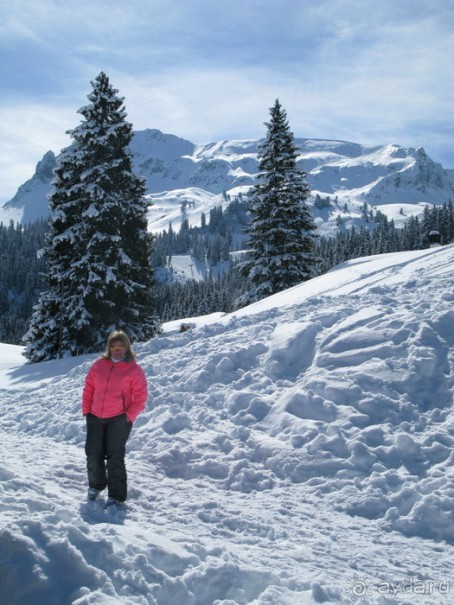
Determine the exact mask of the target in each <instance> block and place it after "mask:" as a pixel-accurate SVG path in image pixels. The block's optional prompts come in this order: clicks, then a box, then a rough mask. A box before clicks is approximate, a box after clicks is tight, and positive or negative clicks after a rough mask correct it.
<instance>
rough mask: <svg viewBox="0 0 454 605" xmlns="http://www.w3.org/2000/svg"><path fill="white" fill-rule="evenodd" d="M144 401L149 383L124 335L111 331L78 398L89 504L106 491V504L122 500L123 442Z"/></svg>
mask: <svg viewBox="0 0 454 605" xmlns="http://www.w3.org/2000/svg"><path fill="white" fill-rule="evenodd" d="M147 397H148V389H147V380H146V377H145V374H144V371H143V370H142V368H141V367H140V366H139V365H138V364H137V363H136V361H135V355H134V353H133V351H132V349H131V343H130V341H129V338H128V336H127V334H126V333H125V332H123V331H121V330H118V331H115V332H112V334H110V336H109V338H108V339H107V344H106V350H105V351H104V353H103V354H102V356H101V357H100V358H99V359H97V360H96V361H95V362H94V364H93V365H92V367H91V368H90V371H89V372H88V374H87V377H86V379H85V387H84V390H83V394H82V413H83V415H84V416H85V417H86V419H87V440H86V444H85V453H86V455H87V472H88V485H89V488H88V498H89V500H96V498H97V497H98V495H99V493H100V492H101V491H102V490H104V489H105V488H106V487H107V488H108V499H107V504H106V506H111V505H118V504H121V503H123V502H124V501H125V500H126V497H127V477H126V466H125V454H126V441H127V440H128V437H129V434H130V432H131V429H132V423H133V422H134V420H135V419H136V418H137V416H138V415H139V414H140V412H142V411H143V410H144V409H145V404H146V401H147Z"/></svg>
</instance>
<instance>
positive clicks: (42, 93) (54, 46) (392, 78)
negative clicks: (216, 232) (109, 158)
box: [0, 0, 454, 203]
mask: <svg viewBox="0 0 454 605" xmlns="http://www.w3.org/2000/svg"><path fill="white" fill-rule="evenodd" d="M453 57H454V0H129V2H125V1H124V0H40V1H39V2H35V0H14V1H13V2H11V1H10V0H0V112H1V120H0V183H1V187H0V203H4V202H5V201H7V200H8V199H10V198H11V197H12V196H13V195H14V194H15V192H16V190H17V188H18V187H19V185H21V184H22V183H23V182H24V181H25V180H26V179H28V178H30V177H31V176H32V174H33V172H34V169H35V165H36V163H37V162H38V161H39V160H40V159H41V158H42V156H43V155H44V153H45V152H46V151H48V150H49V149H52V150H53V151H54V152H55V153H58V152H59V151H60V149H61V148H62V147H64V146H66V145H67V144H68V143H69V142H70V139H69V137H68V136H67V135H66V134H65V133H66V130H68V129H70V128H73V127H74V126H76V125H77V124H78V123H79V122H80V115H79V114H78V113H77V110H78V109H79V108H80V107H81V106H83V105H85V104H86V102H87V95H88V94H89V92H90V90H91V84H90V82H91V81H92V80H93V79H94V78H95V77H96V76H97V75H98V74H99V72H100V71H104V72H106V73H107V75H108V76H109V77H110V80H111V82H112V84H113V86H114V87H115V88H117V89H118V90H119V93H120V95H121V96H123V97H125V105H126V110H127V113H128V120H129V121H130V122H132V124H133V127H134V129H135V130H142V129H145V128H158V129H160V130H162V131H164V132H168V133H172V134H175V135H177V136H181V137H183V138H187V139H189V140H191V141H193V142H194V143H207V142H211V141H218V140H222V139H232V138H234V139H242V138H260V137H262V136H263V135H264V134H265V130H266V129H265V126H264V122H265V121H266V120H267V119H268V117H269V108H270V107H271V105H272V104H273V102H274V100H275V99H276V98H279V99H280V101H281V103H282V105H283V107H284V108H285V109H286V111H287V114H288V118H289V122H290V127H291V129H292V131H293V132H294V134H295V136H297V137H314V138H329V139H342V140H348V141H353V142H356V143H365V144H385V143H397V144H400V145H404V146H408V147H419V146H423V147H424V148H425V149H426V151H427V153H428V154H429V155H430V156H431V157H432V158H433V159H434V160H436V161H438V162H441V163H442V164H443V166H444V167H445V168H454V94H453V93H454V67H453V60H452V58H453Z"/></svg>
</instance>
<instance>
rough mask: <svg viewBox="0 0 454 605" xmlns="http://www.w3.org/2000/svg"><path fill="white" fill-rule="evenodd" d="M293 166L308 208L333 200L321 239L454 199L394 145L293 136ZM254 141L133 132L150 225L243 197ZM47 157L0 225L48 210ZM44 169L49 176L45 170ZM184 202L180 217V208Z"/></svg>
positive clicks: (430, 166)
mask: <svg viewBox="0 0 454 605" xmlns="http://www.w3.org/2000/svg"><path fill="white" fill-rule="evenodd" d="M295 142H296V144H297V145H298V147H299V148H300V153H299V159H298V163H299V165H300V166H301V168H303V169H304V170H305V171H306V172H307V174H308V176H307V180H308V183H309V186H310V188H311V192H312V198H311V201H310V203H311V204H312V203H313V201H314V199H315V196H317V195H319V196H320V197H321V198H323V199H325V198H327V197H329V198H330V200H331V206H330V207H329V208H323V209H320V210H319V209H317V208H315V207H314V208H313V212H314V215H315V220H316V223H317V224H318V226H319V230H320V232H321V233H327V234H330V233H333V232H335V231H336V230H337V229H338V225H337V221H338V217H340V218H341V219H342V220H343V224H344V226H345V227H346V228H348V227H351V226H353V225H356V226H359V225H361V224H362V218H361V215H362V208H363V205H364V204H365V203H366V204H367V206H368V208H369V210H371V209H374V208H375V209H377V208H380V210H381V211H382V212H384V213H386V214H387V215H388V216H389V218H393V219H394V220H395V221H396V222H397V224H398V225H399V224H401V223H402V222H403V221H405V220H406V218H408V217H409V216H411V215H413V214H420V213H422V211H423V209H424V206H425V205H426V204H441V203H443V202H448V201H449V200H450V199H454V188H453V185H452V182H451V180H450V179H449V178H448V175H447V173H446V171H445V170H444V169H443V167H442V166H441V165H440V164H437V163H435V162H433V161H432V160H431V159H430V158H429V157H428V156H427V155H426V153H425V152H424V149H422V148H419V149H413V148H404V147H401V146H399V145H381V146H374V147H372V146H366V145H359V144H357V143H350V142H346V141H335V140H334V141H332V140H322V139H304V138H296V139H295ZM258 143H259V141H255V140H249V139H247V140H233V141H219V142H215V143H208V144H205V145H195V144H194V143H191V142H190V141H187V140H185V139H181V138H179V137H176V136H174V135H171V134H164V133H162V132H161V131H159V130H156V129H148V130H143V131H138V132H135V134H134V138H133V140H132V142H131V151H132V154H133V162H134V169H135V171H136V172H137V173H138V174H140V175H141V176H143V177H144V178H145V180H146V183H147V190H148V194H149V196H150V202H153V203H154V205H153V206H152V207H151V208H150V213H149V227H150V230H151V231H153V232H159V231H162V230H163V229H167V228H168V226H169V222H170V221H172V226H173V228H174V230H178V229H179V227H180V224H181V221H182V218H183V216H185V217H187V218H188V220H189V224H190V225H195V226H199V225H200V217H201V214H202V212H205V214H206V215H208V213H209V210H210V209H211V208H212V207H213V206H215V205H225V204H226V203H227V202H226V199H225V198H224V195H223V194H226V195H229V196H230V197H231V198H232V199H233V198H234V197H235V196H237V195H238V194H239V193H242V194H246V193H247V192H248V190H249V188H250V187H251V185H252V184H253V183H254V181H255V177H256V174H257V171H258V168H257V149H258V147H257V146H258ZM52 162H53V164H55V156H54V155H53V154H52V152H48V153H47V154H46V155H45V156H44V158H43V160H42V161H41V162H40V163H39V164H38V166H37V170H36V173H35V175H34V176H33V178H32V179H30V180H29V181H27V182H26V183H24V185H22V186H21V187H20V188H19V190H18V192H17V194H16V195H15V196H14V198H13V199H12V200H10V201H9V202H7V203H6V204H5V205H4V206H3V207H2V208H0V221H3V222H4V223H5V224H8V222H9V220H10V219H11V218H12V219H13V220H22V221H23V222H29V221H31V220H36V218H39V217H40V216H46V215H47V212H48V208H47V199H46V195H47V193H48V192H49V190H50V187H51V185H50V183H51V178H52V177H51V168H52V166H51V164H52ZM49 169H50V170H49ZM183 201H186V202H187V203H189V211H188V213H187V214H185V215H183V213H182V212H181V205H182V202H183Z"/></svg>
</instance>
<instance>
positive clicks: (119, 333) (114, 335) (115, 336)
mask: <svg viewBox="0 0 454 605" xmlns="http://www.w3.org/2000/svg"><path fill="white" fill-rule="evenodd" d="M115 340H121V342H122V343H123V344H124V345H125V347H126V359H135V358H136V354H135V353H134V351H133V350H132V348H131V341H130V340H129V337H128V335H127V334H126V332H123V330H114V331H113V332H111V333H110V334H109V337H108V339H107V342H106V348H105V350H104V353H103V354H102V357H103V358H104V359H110V346H111V344H112V343H113V342H114V341H115Z"/></svg>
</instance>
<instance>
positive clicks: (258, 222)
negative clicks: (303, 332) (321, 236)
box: [236, 100, 316, 306]
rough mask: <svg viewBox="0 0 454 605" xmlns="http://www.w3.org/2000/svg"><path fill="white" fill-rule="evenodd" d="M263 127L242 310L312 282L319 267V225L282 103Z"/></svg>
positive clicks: (252, 196)
mask: <svg viewBox="0 0 454 605" xmlns="http://www.w3.org/2000/svg"><path fill="white" fill-rule="evenodd" d="M270 115H271V119H270V121H269V122H267V123H265V125H266V126H267V128H268V131H267V135H266V138H265V140H264V142H263V143H261V144H260V146H259V156H258V157H259V174H258V177H257V183H256V185H255V186H254V187H253V189H252V190H251V193H250V200H249V213H250V215H251V223H250V226H249V227H248V229H247V233H248V235H249V241H248V260H246V261H245V262H244V263H243V264H242V267H241V271H242V273H243V275H247V276H248V277H249V278H250V279H251V282H252V289H251V290H249V291H248V292H246V294H244V295H243V296H242V297H240V298H239V299H238V301H236V305H237V306H243V305H246V304H249V303H252V302H254V301H257V300H260V299H262V298H265V297H266V296H270V295H271V294H275V293H276V292H280V291H282V290H285V289H286V288H290V287H291V286H294V285H295V284H298V283H300V282H302V281H304V280H307V279H310V277H311V276H312V269H313V265H314V263H315V255H314V241H315V234H314V231H315V229H316V226H315V224H314V221H313V218H312V216H311V213H310V211H309V208H308V206H307V204H306V199H307V198H308V197H309V193H310V191H309V187H308V185H307V183H306V181H305V178H306V173H305V172H304V171H303V170H301V169H299V168H298V167H297V165H296V159H297V148H296V146H295V143H294V137H293V133H292V132H291V131H290V128H289V124H288V120H287V114H286V112H285V110H284V109H283V108H282V106H281V104H280V102H279V100H276V101H275V103H274V106H273V107H272V108H271V109H270Z"/></svg>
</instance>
